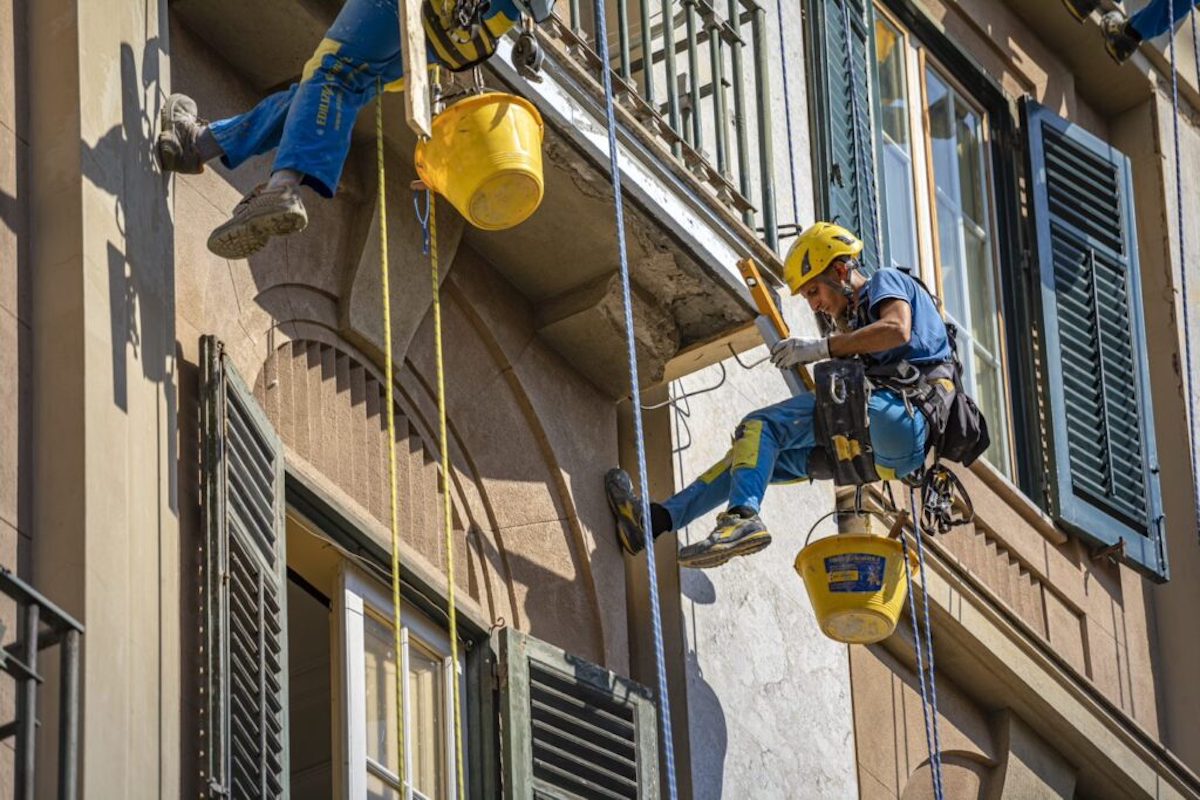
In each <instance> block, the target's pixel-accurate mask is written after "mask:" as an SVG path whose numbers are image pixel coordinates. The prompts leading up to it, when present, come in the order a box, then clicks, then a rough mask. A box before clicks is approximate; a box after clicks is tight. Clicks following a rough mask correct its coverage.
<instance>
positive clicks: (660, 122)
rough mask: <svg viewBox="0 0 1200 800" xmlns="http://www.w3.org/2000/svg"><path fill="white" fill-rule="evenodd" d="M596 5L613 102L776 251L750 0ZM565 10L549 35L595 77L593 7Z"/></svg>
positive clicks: (760, 50)
mask: <svg viewBox="0 0 1200 800" xmlns="http://www.w3.org/2000/svg"><path fill="white" fill-rule="evenodd" d="M718 1H719V0H718ZM606 7H607V10H608V14H609V17H610V19H609V20H608V23H609V24H608V26H607V27H608V29H609V36H610V38H611V39H613V41H610V42H609V52H610V53H612V54H613V55H612V62H611V63H610V64H609V65H608V67H609V69H611V70H612V79H613V87H614V90H615V91H616V93H617V98H618V101H619V102H620V103H621V104H622V105H623V106H624V107H625V108H627V109H628V110H630V111H631V112H632V113H633V115H634V116H635V118H636V119H637V120H638V121H639V122H640V123H641V124H642V125H643V126H644V127H645V128H646V129H647V130H649V131H650V133H652V134H653V135H655V136H657V137H659V138H660V139H661V140H662V141H663V142H664V143H665V144H666V145H667V147H668V148H669V149H670V152H671V153H672V154H673V156H674V158H675V159H677V160H678V162H679V163H680V164H682V165H683V166H684V167H685V168H687V169H688V170H689V171H690V172H691V173H692V174H693V175H695V176H696V177H697V178H699V179H700V180H701V181H702V182H704V183H705V184H706V185H707V186H708V187H709V189H710V190H711V192H712V194H713V195H714V197H715V198H716V199H717V200H718V201H719V202H721V203H723V204H725V205H727V206H728V207H730V208H731V209H732V210H734V211H735V212H736V213H737V214H739V215H740V216H741V219H742V221H743V222H744V223H745V224H746V225H747V226H748V227H749V228H751V229H755V228H757V229H759V230H762V231H765V234H764V240H765V242H766V244H767V245H768V246H769V247H771V248H772V249H776V248H777V245H778V241H777V238H776V230H775V227H776V218H775V186H774V181H773V177H772V175H773V165H772V162H773V154H772V149H773V146H772V145H773V143H772V136H771V110H770V85H769V77H768V76H769V70H768V41H767V30H766V24H767V23H766V12H765V11H764V9H763V8H762V7H761V6H759V5H758V4H757V3H755V2H754V1H753V0H727V4H726V6H725V7H724V8H718V7H717V6H716V5H713V4H711V3H709V2H708V0H679V2H676V1H675V0H658V2H655V0H615V1H614V2H606ZM565 11H566V14H565V18H563V17H558V18H556V21H557V24H556V25H555V33H556V34H557V35H558V36H559V38H561V39H562V40H563V41H564V42H566V44H567V48H566V51H567V53H568V54H569V56H571V57H572V58H574V59H575V60H577V61H578V62H580V63H581V65H582V66H583V67H585V68H586V69H587V70H589V71H590V72H591V73H592V75H593V77H596V78H597V79H598V78H599V76H598V75H597V70H598V69H599V68H600V66H601V65H600V59H599V56H598V55H597V54H596V48H594V47H593V46H592V45H591V43H594V41H595V31H596V27H597V26H596V21H595V13H596V4H595V2H594V0H570V2H569V3H568V4H567V8H566V9H565ZM559 13H560V14H561V13H562V9H560V11H559ZM747 35H748V38H747ZM747 49H748V50H749V54H748V55H749V58H750V59H751V68H750V69H749V70H747V67H746V58H747V52H746V51H747ZM647 54H648V55H647ZM751 103H753V117H751V116H749V115H748V106H749V105H750V104H751ZM756 202H757V205H756Z"/></svg>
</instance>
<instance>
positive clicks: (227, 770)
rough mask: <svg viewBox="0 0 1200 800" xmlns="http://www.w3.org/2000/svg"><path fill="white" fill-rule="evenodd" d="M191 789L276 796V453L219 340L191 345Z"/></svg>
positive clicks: (282, 669) (283, 657)
mask: <svg viewBox="0 0 1200 800" xmlns="http://www.w3.org/2000/svg"><path fill="white" fill-rule="evenodd" d="M200 350H201V361H202V370H203V378H202V380H203V384H202V387H201V397H202V400H201V435H202V437H203V441H202V445H201V446H202V465H201V470H202V473H201V474H202V492H203V515H204V530H205V535H204V552H203V558H202V575H201V603H202V608H203V616H202V618H203V619H204V620H205V625H204V634H203V637H202V641H203V647H204V652H203V653H202V658H201V663H202V669H203V674H202V675H201V676H200V685H201V688H202V691H203V697H202V698H201V701H202V702H201V712H200V713H201V731H200V733H201V737H202V749H203V753H202V754H201V759H200V761H201V769H202V770H204V772H203V774H202V776H201V777H202V785H203V786H204V787H205V790H206V791H207V792H208V796H212V797H222V798H230V797H232V798H237V797H255V798H258V797H262V798H283V797H287V796H288V788H289V787H288V747H287V737H288V724H287V722H288V720H287V624H286V614H287V609H286V598H287V592H286V584H285V580H286V565H285V556H284V542H285V535H284V494H283V448H282V445H281V444H280V441H279V438H278V436H277V435H276V434H275V431H274V429H273V428H272V427H271V425H270V423H269V422H267V419H266V417H265V416H264V415H263V413H262V411H261V409H260V408H259V407H258V405H257V403H255V401H254V398H253V396H252V394H251V392H250V390H249V389H248V388H246V385H245V383H243V382H242V380H241V379H240V378H239V377H238V375H237V373H236V372H235V371H234V369H233V366H232V365H231V364H230V363H229V359H228V358H227V357H226V356H225V354H224V352H223V349H222V346H221V344H220V343H219V342H217V341H216V340H215V339H214V338H212V337H204V338H203V339H202V340H201V346H200Z"/></svg>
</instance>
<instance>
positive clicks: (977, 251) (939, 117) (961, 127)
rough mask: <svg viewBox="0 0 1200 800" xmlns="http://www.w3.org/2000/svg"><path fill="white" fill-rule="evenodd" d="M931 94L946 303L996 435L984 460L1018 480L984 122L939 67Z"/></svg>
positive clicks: (929, 71) (973, 389)
mask: <svg viewBox="0 0 1200 800" xmlns="http://www.w3.org/2000/svg"><path fill="white" fill-rule="evenodd" d="M925 88H926V93H927V97H926V103H927V105H926V111H927V119H928V120H929V130H928V131H927V135H928V137H929V143H928V148H929V153H930V160H931V162H932V170H933V184H934V187H935V191H936V194H937V203H936V209H937V231H936V234H937V235H936V237H935V244H936V247H937V252H938V263H939V265H940V268H941V274H940V277H941V287H942V299H943V301H944V303H945V308H946V313H947V315H948V316H949V317H950V318H951V320H952V321H953V322H954V323H955V324H957V325H958V328H959V347H958V349H959V356H960V357H961V358H962V360H963V372H964V375H963V380H964V383H965V385H966V388H967V391H968V392H969V393H970V394H971V396H972V397H974V398H975V400H976V402H977V403H978V404H979V407H980V409H981V410H982V411H983V413H984V416H985V417H987V420H988V423H989V426H990V427H991V428H992V431H993V435H992V446H991V447H990V448H989V449H988V451H987V453H986V454H984V458H985V459H987V460H988V461H989V462H990V463H991V464H992V465H993V466H995V467H996V468H997V469H999V470H1000V471H1001V472H1003V473H1004V474H1005V475H1008V476H1010V477H1011V476H1012V465H1011V457H1010V454H1009V436H1008V425H1009V423H1008V404H1007V401H1006V397H1005V391H1004V381H1003V380H1002V376H1003V362H1002V353H1001V349H1000V345H1001V335H1000V306H999V303H998V302H997V293H996V273H995V267H994V263H993V261H994V260H993V257H992V230H991V226H992V224H991V218H990V214H989V211H988V204H987V192H988V182H987V174H986V164H987V153H986V150H985V143H984V140H983V135H982V130H983V120H982V118H981V115H980V114H979V112H978V111H977V110H976V109H975V108H974V107H973V106H972V105H971V104H970V102H969V101H967V100H966V98H964V97H963V96H962V95H960V94H959V93H958V92H957V90H955V89H954V88H953V87H951V86H950V85H949V84H948V83H947V82H946V81H945V80H943V79H942V77H941V76H940V75H939V74H938V73H937V71H936V70H935V69H934V68H933V67H932V66H928V67H926V71H925Z"/></svg>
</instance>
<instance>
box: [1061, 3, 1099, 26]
mask: <svg viewBox="0 0 1200 800" xmlns="http://www.w3.org/2000/svg"><path fill="white" fill-rule="evenodd" d="M1062 4H1063V6H1065V7H1066V9H1067V11H1068V12H1070V14H1071V16H1072V17H1074V18H1075V19H1076V20H1077V21H1079V22H1083V21H1084V20H1085V19H1087V18H1088V15H1089V14H1091V13H1092V12H1093V11H1095V10H1096V9H1097V8H1099V7H1100V0H1062Z"/></svg>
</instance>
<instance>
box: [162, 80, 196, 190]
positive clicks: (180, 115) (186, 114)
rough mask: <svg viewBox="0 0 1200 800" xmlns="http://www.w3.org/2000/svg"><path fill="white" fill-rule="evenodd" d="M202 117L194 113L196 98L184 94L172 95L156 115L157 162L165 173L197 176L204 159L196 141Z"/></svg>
mask: <svg viewBox="0 0 1200 800" xmlns="http://www.w3.org/2000/svg"><path fill="white" fill-rule="evenodd" d="M204 125H205V123H204V120H202V119H200V118H199V117H197V116H196V101H195V100H193V99H192V98H190V97H188V96H187V95H186V94H173V95H171V96H170V97H168V98H167V102H165V103H164V104H163V107H162V111H161V112H160V113H159V115H158V141H157V142H155V149H156V150H157V152H158V163H159V166H161V167H162V168H163V171H164V172H182V173H184V174H186V175H199V174H200V173H201V172H204V158H203V157H202V156H201V155H200V148H199V147H198V146H197V144H196V143H197V141H198V140H199V138H200V134H201V133H202V132H203V131H204Z"/></svg>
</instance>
